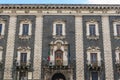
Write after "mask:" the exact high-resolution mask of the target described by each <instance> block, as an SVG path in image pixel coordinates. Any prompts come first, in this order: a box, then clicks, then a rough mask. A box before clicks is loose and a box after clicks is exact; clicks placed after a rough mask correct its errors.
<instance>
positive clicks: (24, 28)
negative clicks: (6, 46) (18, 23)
mask: <svg viewBox="0 0 120 80" xmlns="http://www.w3.org/2000/svg"><path fill="white" fill-rule="evenodd" d="M28 31H29V24H23V35H28Z"/></svg>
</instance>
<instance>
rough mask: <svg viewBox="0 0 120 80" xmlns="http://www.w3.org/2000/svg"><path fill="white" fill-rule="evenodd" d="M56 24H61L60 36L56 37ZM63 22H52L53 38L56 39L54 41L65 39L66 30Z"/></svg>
mask: <svg viewBox="0 0 120 80" xmlns="http://www.w3.org/2000/svg"><path fill="white" fill-rule="evenodd" d="M57 24H62V35H61V36H57V35H56V25H57ZM65 26H66V24H65V21H62V20H56V21H54V22H53V34H52V35H53V38H56V39H60V38H65V35H66V32H65V31H66V30H65Z"/></svg>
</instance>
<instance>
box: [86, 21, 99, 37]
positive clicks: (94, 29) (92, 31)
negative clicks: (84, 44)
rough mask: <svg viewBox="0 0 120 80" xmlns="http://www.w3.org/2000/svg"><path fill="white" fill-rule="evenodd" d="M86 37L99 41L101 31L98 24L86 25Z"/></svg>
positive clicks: (88, 23) (89, 23)
mask: <svg viewBox="0 0 120 80" xmlns="http://www.w3.org/2000/svg"><path fill="white" fill-rule="evenodd" d="M86 30H87V31H86V35H87V38H88V39H98V38H99V29H98V23H97V22H87V23H86Z"/></svg>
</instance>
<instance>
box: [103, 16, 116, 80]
mask: <svg viewBox="0 0 120 80" xmlns="http://www.w3.org/2000/svg"><path fill="white" fill-rule="evenodd" d="M102 29H103V45H104V59H105V80H114V77H113V66H112V65H113V63H112V51H111V42H110V27H109V17H108V16H102Z"/></svg>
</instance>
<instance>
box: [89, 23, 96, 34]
mask: <svg viewBox="0 0 120 80" xmlns="http://www.w3.org/2000/svg"><path fill="white" fill-rule="evenodd" d="M89 31H90V35H95V24H90V25H89Z"/></svg>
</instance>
